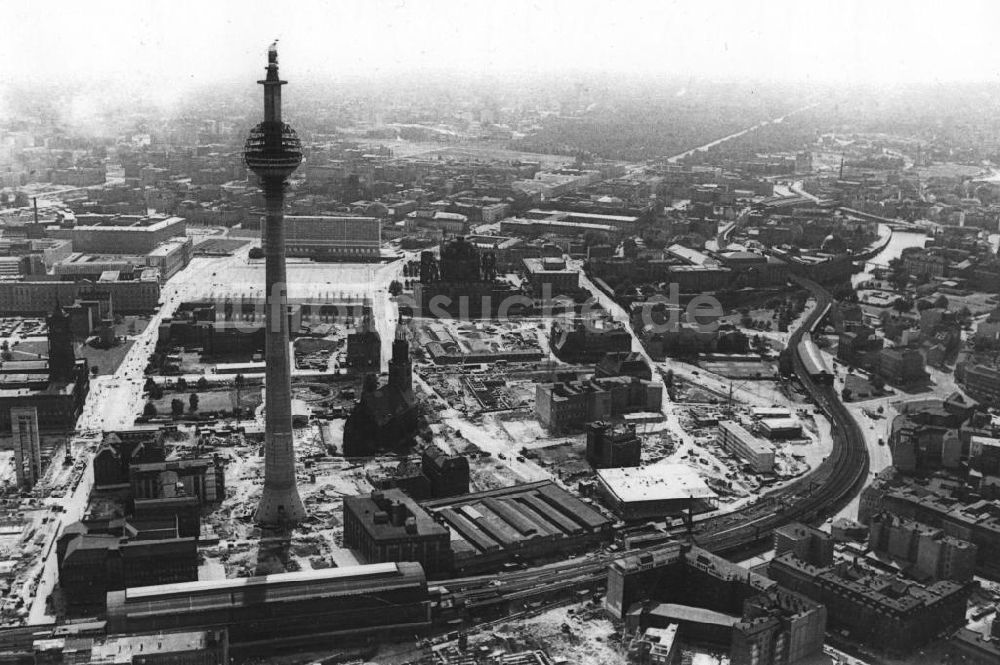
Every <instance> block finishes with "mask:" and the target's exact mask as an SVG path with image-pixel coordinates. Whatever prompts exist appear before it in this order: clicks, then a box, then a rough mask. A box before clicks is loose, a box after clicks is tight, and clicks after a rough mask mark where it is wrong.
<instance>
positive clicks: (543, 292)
mask: <svg viewBox="0 0 1000 665" xmlns="http://www.w3.org/2000/svg"><path fill="white" fill-rule="evenodd" d="M522 261H523V263H524V269H525V271H526V272H527V273H528V283H529V284H530V285H531V294H532V296H533V297H535V298H541V297H543V296H549V297H552V296H563V295H573V294H574V293H576V292H577V291H578V290H579V289H580V272H579V271H578V270H573V269H571V268H568V267H567V266H566V261H565V260H564V259H561V258H545V259H533V258H526V259H522Z"/></svg>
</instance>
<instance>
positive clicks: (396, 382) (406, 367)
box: [389, 321, 413, 393]
mask: <svg viewBox="0 0 1000 665" xmlns="http://www.w3.org/2000/svg"><path fill="white" fill-rule="evenodd" d="M389 385H390V386H392V387H393V388H396V389H398V390H400V391H402V392H407V393H408V392H413V365H412V364H411V363H410V343H409V342H408V341H406V333H405V331H404V328H403V322H402V321H400V322H399V323H397V324H396V339H394V340H393V342H392V359H391V360H390V361H389Z"/></svg>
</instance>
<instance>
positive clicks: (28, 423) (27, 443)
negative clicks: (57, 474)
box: [10, 406, 42, 488]
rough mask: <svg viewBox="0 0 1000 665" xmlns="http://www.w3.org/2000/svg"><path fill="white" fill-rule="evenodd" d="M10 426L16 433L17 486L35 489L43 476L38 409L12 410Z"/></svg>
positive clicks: (21, 408)
mask: <svg viewBox="0 0 1000 665" xmlns="http://www.w3.org/2000/svg"><path fill="white" fill-rule="evenodd" d="M10 426H11V429H12V430H13V433H14V464H15V466H16V467H17V468H16V472H17V484H18V486H20V487H26V488H30V487H33V486H34V484H35V483H36V482H38V479H39V478H40V477H41V475H42V443H41V439H40V438H39V436H38V409H36V408H35V407H33V406H16V407H14V408H12V409H11V410H10Z"/></svg>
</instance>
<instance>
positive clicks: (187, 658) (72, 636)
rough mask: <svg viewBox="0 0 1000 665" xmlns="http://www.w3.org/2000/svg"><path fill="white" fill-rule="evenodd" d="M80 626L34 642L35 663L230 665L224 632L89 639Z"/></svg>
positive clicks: (71, 627) (108, 636) (227, 641)
mask: <svg viewBox="0 0 1000 665" xmlns="http://www.w3.org/2000/svg"><path fill="white" fill-rule="evenodd" d="M79 625H80V624H76V623H74V624H71V625H70V626H69V627H60V628H61V629H62V630H59V629H57V630H59V633H60V634H59V636H58V637H55V636H52V637H44V638H41V639H36V640H35V641H34V643H33V644H32V647H33V649H32V650H33V651H34V654H35V662H36V663H75V665H229V664H230V660H229V636H228V634H227V633H226V631H225V630H202V631H191V632H178V633H146V634H142V635H107V636H105V635H99V636H91V635H88V634H87V633H88V632H89V625H88V624H83V625H84V626H88V628H86V629H84V630H81V631H79V632H77V630H76V629H77V627H78V626H79Z"/></svg>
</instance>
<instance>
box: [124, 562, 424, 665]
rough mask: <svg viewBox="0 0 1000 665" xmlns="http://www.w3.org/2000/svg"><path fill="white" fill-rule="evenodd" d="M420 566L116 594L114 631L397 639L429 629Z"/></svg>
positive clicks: (255, 640) (281, 639)
mask: <svg viewBox="0 0 1000 665" xmlns="http://www.w3.org/2000/svg"><path fill="white" fill-rule="evenodd" d="M430 605H431V603H430V597H429V595H428V590H427V579H426V577H425V575H424V571H423V569H422V568H421V567H420V564H418V563H412V562H405V563H380V564H372V565H366V566H347V567H344V568H327V569H324V570H309V571H303V572H297V573H281V574H277V575H265V576H260V577H237V578H230V579H224V580H210V581H198V582H184V583H179V584H164V585H159V586H148V587H137V588H128V589H125V590H119V591H111V592H109V593H108V600H107V608H108V610H107V620H108V630H109V631H111V632H114V633H142V632H156V631H174V630H191V629H198V630H218V629H223V628H226V629H228V631H229V639H230V643H231V644H232V645H233V646H234V647H235V646H239V647H241V648H248V649H249V648H258V649H271V648H281V647H282V646H283V645H295V646H296V647H300V648H301V647H305V646H310V645H315V646H321V645H322V646H323V647H329V646H330V645H331V644H336V643H337V642H338V640H344V641H352V640H357V638H359V637H362V636H369V637H371V638H372V639H373V640H376V641H379V640H382V641H390V640H391V639H392V638H393V637H395V636H406V638H409V637H410V636H412V635H414V634H415V633H419V632H421V631H423V630H425V629H427V628H428V627H429V626H430V623H431V616H430V610H431V607H430Z"/></svg>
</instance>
